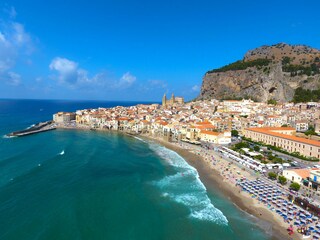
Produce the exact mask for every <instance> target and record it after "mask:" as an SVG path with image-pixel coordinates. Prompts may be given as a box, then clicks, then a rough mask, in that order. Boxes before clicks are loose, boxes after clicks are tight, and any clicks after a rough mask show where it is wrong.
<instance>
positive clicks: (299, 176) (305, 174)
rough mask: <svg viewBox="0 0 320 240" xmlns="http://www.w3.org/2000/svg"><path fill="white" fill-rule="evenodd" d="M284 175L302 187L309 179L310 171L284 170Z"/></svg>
mask: <svg viewBox="0 0 320 240" xmlns="http://www.w3.org/2000/svg"><path fill="white" fill-rule="evenodd" d="M282 175H283V176H284V177H285V178H286V179H287V180H288V181H292V182H297V183H299V184H300V185H301V184H302V183H303V181H304V180H307V179H309V177H310V170H309V169H290V170H283V173H282Z"/></svg>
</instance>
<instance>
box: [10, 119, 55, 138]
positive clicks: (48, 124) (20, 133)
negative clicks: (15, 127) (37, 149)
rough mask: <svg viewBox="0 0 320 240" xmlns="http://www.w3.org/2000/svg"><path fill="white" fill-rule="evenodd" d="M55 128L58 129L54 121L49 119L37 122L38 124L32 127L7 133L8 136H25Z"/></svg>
mask: <svg viewBox="0 0 320 240" xmlns="http://www.w3.org/2000/svg"><path fill="white" fill-rule="evenodd" d="M55 129H56V127H55V125H53V122H52V121H47V122H41V123H37V124H36V125H34V126H33V127H31V128H28V129H24V130H21V131H16V132H12V133H9V134H7V136H8V137H23V136H27V135H31V134H36V133H41V132H46V131H51V130H55Z"/></svg>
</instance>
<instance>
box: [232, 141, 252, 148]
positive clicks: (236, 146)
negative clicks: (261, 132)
mask: <svg viewBox="0 0 320 240" xmlns="http://www.w3.org/2000/svg"><path fill="white" fill-rule="evenodd" d="M234 146H235V148H236V149H241V148H248V147H249V144H248V143H247V142H239V143H237V144H236V145H234Z"/></svg>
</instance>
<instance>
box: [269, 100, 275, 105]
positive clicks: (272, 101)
mask: <svg viewBox="0 0 320 240" xmlns="http://www.w3.org/2000/svg"><path fill="white" fill-rule="evenodd" d="M267 103H268V104H271V105H277V101H276V100H275V99H269V100H268V102H267Z"/></svg>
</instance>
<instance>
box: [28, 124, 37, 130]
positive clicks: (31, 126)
mask: <svg viewBox="0 0 320 240" xmlns="http://www.w3.org/2000/svg"><path fill="white" fill-rule="evenodd" d="M34 126H35V124H32V125H30V126H29V127H27V128H26V129H30V128H33V127H34Z"/></svg>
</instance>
